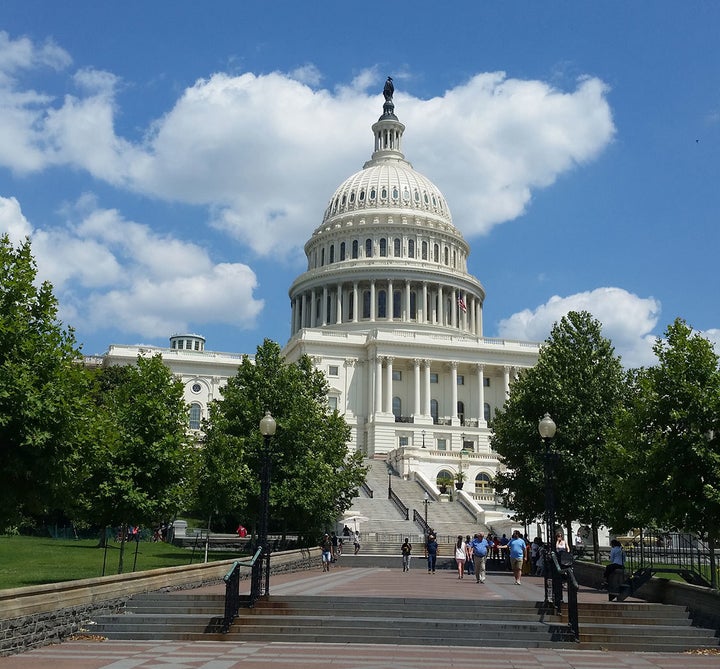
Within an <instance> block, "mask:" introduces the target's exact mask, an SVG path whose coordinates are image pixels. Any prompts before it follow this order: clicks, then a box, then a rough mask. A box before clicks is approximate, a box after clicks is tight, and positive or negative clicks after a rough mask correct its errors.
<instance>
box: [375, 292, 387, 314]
mask: <svg viewBox="0 0 720 669" xmlns="http://www.w3.org/2000/svg"><path fill="white" fill-rule="evenodd" d="M377 315H378V318H386V317H387V291H384V290H379V291H378V313H377Z"/></svg>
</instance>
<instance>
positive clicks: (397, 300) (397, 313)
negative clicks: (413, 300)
mask: <svg viewBox="0 0 720 669" xmlns="http://www.w3.org/2000/svg"><path fill="white" fill-rule="evenodd" d="M401 316H402V295H401V294H400V291H399V290H394V291H393V318H400V317H401Z"/></svg>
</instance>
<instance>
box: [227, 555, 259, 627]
mask: <svg viewBox="0 0 720 669" xmlns="http://www.w3.org/2000/svg"><path fill="white" fill-rule="evenodd" d="M262 552H263V549H262V546H260V547H259V548H258V549H257V550H256V551H255V555H253V556H252V558H251V559H250V560H249V561H241V560H235V562H233V564H232V567H230V571H228V573H227V574H225V576H223V581H225V615H224V616H223V621H222V633H223V634H227V632H228V631H229V630H230V625H232V622H233V620H235V618H236V617H237V614H238V611H239V610H240V567H249V568H250V569H252V567H253V566H254V564H255V562H256V561H257V560H258V558H259V557H260V556H261V555H262ZM254 603H255V602H251V603H250V606H252V605H253V604H254Z"/></svg>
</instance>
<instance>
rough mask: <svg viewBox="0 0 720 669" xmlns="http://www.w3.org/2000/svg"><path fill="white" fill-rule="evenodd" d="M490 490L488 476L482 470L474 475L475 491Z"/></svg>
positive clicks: (487, 491)
mask: <svg viewBox="0 0 720 669" xmlns="http://www.w3.org/2000/svg"><path fill="white" fill-rule="evenodd" d="M491 491H492V486H491V485H490V477H489V476H488V475H487V474H485V473H484V472H481V473H480V474H478V475H477V476H476V477H475V492H478V493H489V492H491Z"/></svg>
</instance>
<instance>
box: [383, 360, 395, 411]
mask: <svg viewBox="0 0 720 669" xmlns="http://www.w3.org/2000/svg"><path fill="white" fill-rule="evenodd" d="M385 376H386V378H385V413H387V414H391V413H392V401H393V392H392V383H393V378H392V377H393V358H391V357H387V358H385Z"/></svg>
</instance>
